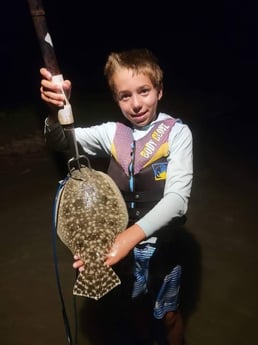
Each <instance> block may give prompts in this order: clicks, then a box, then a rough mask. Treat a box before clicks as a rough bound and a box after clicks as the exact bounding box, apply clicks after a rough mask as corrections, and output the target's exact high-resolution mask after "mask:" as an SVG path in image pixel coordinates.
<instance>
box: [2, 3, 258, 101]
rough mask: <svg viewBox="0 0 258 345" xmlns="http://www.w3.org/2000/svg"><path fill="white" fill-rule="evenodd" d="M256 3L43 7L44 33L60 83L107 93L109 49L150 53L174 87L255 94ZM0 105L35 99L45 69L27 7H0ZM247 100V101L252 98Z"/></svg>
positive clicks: (78, 4)
mask: <svg viewBox="0 0 258 345" xmlns="http://www.w3.org/2000/svg"><path fill="white" fill-rule="evenodd" d="M254 3H255V1H253V2H250V3H249V2H248V1H238V0H236V1H233V0H225V1H199V2H198V1H190V0H188V1H180V2H178V1H177V2H174V3H171V2H169V1H166V2H165V1H164V2H163V1H157V2H154V3H153V2H142V1H141V2H140V1H137V2H135V3H134V2H133V1H130V2H118V3H116V2H113V1H112V2H98V1H95V2H94V1H91V2H90V3H89V2H86V1H84V0H75V1H71V0H70V1H66V0H55V1H52V0H51V1H50V0H48V1H45V2H44V7H45V10H46V17H47V22H48V26H49V31H50V33H51V36H52V40H53V43H54V46H55V50H56V54H57V57H58V61H59V65H60V67H61V70H62V72H63V74H64V76H65V77H68V78H70V79H72V80H73V81H74V83H76V85H78V86H79V87H83V88H85V89H92V90H95V89H99V90H101V89H102V88H105V87H106V85H105V82H104V79H103V65H104V63H105V59H106V57H107V54H108V53H109V52H110V51H111V50H120V49H127V48H134V47H147V48H150V49H152V50H153V51H154V53H155V54H156V55H157V56H158V58H159V60H160V63H161V65H162V67H163V69H164V71H165V76H166V79H165V82H167V81H170V80H173V81H174V84H173V85H178V86H179V85H180V86H183V87H189V88H197V89H201V90H205V91H207V90H208V91H209V90H210V91H211V92H213V91H215V92H217V91H220V92H222V93H223V92H227V93H232V95H233V96H234V97H239V94H243V93H244V94H248V95H251V96H252V98H253V97H254V96H255V95H256V91H255V90H256V84H257V76H258V73H257V69H258V62H257V60H258V59H257V58H258V54H257V33H258V32H257V21H258V18H257V9H256V8H255V5H254ZM1 17H2V19H1V39H2V42H1V46H0V47H1V48H0V49H1V66H2V73H1V74H2V77H1V80H2V87H3V90H4V91H3V92H2V93H1V94H2V96H1V97H3V101H2V102H1V104H6V103H7V104H8V103H10V102H15V100H16V101H18V102H19V101H20V100H21V99H26V98H28V99H30V98H31V97H34V96H36V97H37V95H38V83H39V75H38V70H39V68H40V66H41V65H42V60H41V55H40V51H39V46H38V42H37V39H36V35H35V32H34V27H33V24H32V19H31V17H30V14H29V10H28V6H27V2H26V0H16V1H12V2H6V3H5V4H4V5H2V6H1ZM249 98H251V97H249Z"/></svg>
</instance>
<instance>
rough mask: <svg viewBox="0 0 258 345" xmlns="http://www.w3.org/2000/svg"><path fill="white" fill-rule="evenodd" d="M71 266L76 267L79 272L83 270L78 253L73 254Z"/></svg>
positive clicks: (82, 263)
mask: <svg viewBox="0 0 258 345" xmlns="http://www.w3.org/2000/svg"><path fill="white" fill-rule="evenodd" d="M73 258H74V260H76V261H75V262H74V263H73V268H75V269H78V270H79V271H80V272H82V271H84V262H83V261H82V260H81V259H80V257H79V255H74V257H73Z"/></svg>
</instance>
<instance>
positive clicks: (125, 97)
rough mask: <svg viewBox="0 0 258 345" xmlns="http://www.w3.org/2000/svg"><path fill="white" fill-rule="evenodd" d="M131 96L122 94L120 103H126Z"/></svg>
mask: <svg viewBox="0 0 258 345" xmlns="http://www.w3.org/2000/svg"><path fill="white" fill-rule="evenodd" d="M129 97H130V96H129V95H127V94H122V95H119V96H118V99H119V101H125V100H127V99H128V98H129Z"/></svg>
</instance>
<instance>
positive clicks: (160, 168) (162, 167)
mask: <svg viewBox="0 0 258 345" xmlns="http://www.w3.org/2000/svg"><path fill="white" fill-rule="evenodd" d="M167 166H168V163H167V162H161V163H154V164H152V169H153V172H154V178H155V180H156V181H160V180H165V179H166V177H167Z"/></svg>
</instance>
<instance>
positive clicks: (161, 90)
mask: <svg viewBox="0 0 258 345" xmlns="http://www.w3.org/2000/svg"><path fill="white" fill-rule="evenodd" d="M162 96H163V88H162V87H161V88H160V90H159V92H158V100H161V98H162Z"/></svg>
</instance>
